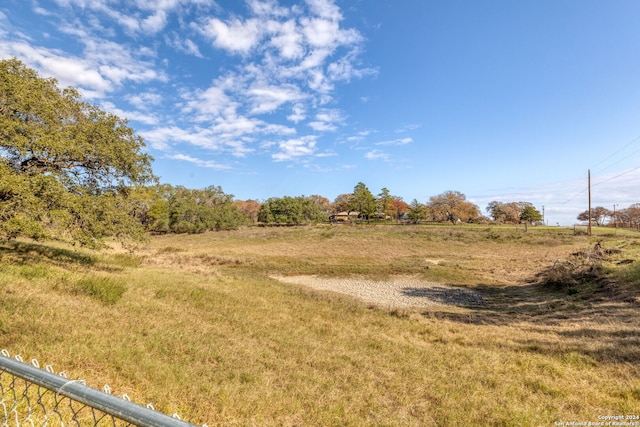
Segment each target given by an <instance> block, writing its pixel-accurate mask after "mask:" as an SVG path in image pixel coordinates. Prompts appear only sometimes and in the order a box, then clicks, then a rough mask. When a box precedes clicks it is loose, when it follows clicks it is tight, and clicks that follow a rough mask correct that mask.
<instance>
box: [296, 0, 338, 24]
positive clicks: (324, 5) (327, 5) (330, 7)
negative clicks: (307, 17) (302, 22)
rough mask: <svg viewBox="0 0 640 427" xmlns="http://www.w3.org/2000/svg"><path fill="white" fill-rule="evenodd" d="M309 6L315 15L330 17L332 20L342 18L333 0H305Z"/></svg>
mask: <svg viewBox="0 0 640 427" xmlns="http://www.w3.org/2000/svg"><path fill="white" fill-rule="evenodd" d="M305 1H306V3H307V4H308V5H309V8H310V9H311V11H312V12H313V13H315V14H316V15H318V16H320V17H323V18H327V19H331V20H334V21H340V20H342V14H341V13H340V8H339V7H338V6H336V5H335V4H334V2H333V0H305Z"/></svg>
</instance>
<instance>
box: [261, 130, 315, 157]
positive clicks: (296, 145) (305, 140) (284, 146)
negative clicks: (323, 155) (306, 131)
mask: <svg viewBox="0 0 640 427" xmlns="http://www.w3.org/2000/svg"><path fill="white" fill-rule="evenodd" d="M278 148H279V149H280V151H279V152H278V153H274V154H273V155H272V156H271V157H272V158H273V159H274V160H275V161H277V162H282V161H285V160H298V159H300V158H303V157H308V156H312V155H313V154H314V153H315V151H316V138H315V137H314V136H303V137H300V138H295V139H289V140H286V141H280V142H279V143H278Z"/></svg>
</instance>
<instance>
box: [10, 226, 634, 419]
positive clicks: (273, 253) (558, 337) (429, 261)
mask: <svg viewBox="0 0 640 427" xmlns="http://www.w3.org/2000/svg"><path fill="white" fill-rule="evenodd" d="M618 233H619V234H618V235H616V236H602V235H600V236H595V237H593V238H588V237H586V236H573V235H572V234H571V233H570V232H569V231H568V230H564V229H535V228H530V229H529V231H528V232H527V233H524V230H522V229H520V230H516V229H514V228H504V229H499V228H486V227H475V228H466V227H418V226H415V227H396V226H375V227H367V226H365V227H329V226H320V227H309V228H277V229H270V228H250V229H244V230H236V231H224V232H218V233H208V234H204V235H195V236H194V235H181V236H161V237H155V238H153V239H152V240H151V242H150V243H149V244H148V245H147V246H146V247H144V248H142V249H141V251H140V252H139V253H137V254H135V255H133V256H132V255H127V256H126V257H123V256H122V255H118V256H114V253H105V254H92V253H84V252H82V253H81V252H75V251H73V250H71V249H68V248H64V247H59V248H56V247H55V246H50V245H44V246H41V245H31V244H28V243H20V244H17V245H16V244H9V243H5V244H2V245H0V347H1V348H7V349H9V350H10V351H11V352H12V353H22V355H23V357H25V359H27V358H32V357H36V358H39V359H41V363H42V364H45V363H53V364H54V365H55V366H56V368H57V369H58V370H59V369H65V370H67V372H68V373H69V375H70V376H71V377H81V378H84V379H86V380H87V382H88V384H90V385H93V386H95V387H98V388H101V387H102V385H103V384H104V383H108V384H110V386H111V387H112V388H113V389H114V390H115V392H116V393H119V394H122V393H127V394H129V395H130V396H131V397H132V398H133V399H134V400H136V401H139V402H140V403H146V402H147V401H152V402H153V403H154V405H155V406H156V407H157V408H158V409H160V410H163V411H165V412H169V413H173V412H178V413H180V415H181V416H182V418H183V419H187V420H190V421H192V422H194V423H196V424H201V423H205V422H206V423H207V424H208V425H209V426H213V425H553V423H554V422H569V421H597V417H598V416H599V415H610V414H638V413H639V412H640V404H639V401H640V380H639V378H640V368H639V366H640V364H639V363H638V362H639V361H640V333H639V331H640V328H639V326H640V322H639V320H638V316H637V313H638V308H639V307H640V306H639V305H638V300H637V296H638V295H639V294H640V292H639V291H638V290H639V288H638V283H640V281H639V280H638V277H640V274H639V273H637V270H638V268H637V267H636V266H635V263H623V264H617V262H618V261H621V260H629V259H638V255H639V254H640V245H638V244H637V242H639V240H638V238H637V236H636V235H633V234H631V235H622V233H621V232H620V231H619V232H618ZM597 240H601V242H602V245H603V246H604V247H611V248H614V247H615V248H618V249H621V252H619V253H615V254H613V255H611V256H610V257H609V258H608V259H607V260H605V261H603V263H602V270H601V271H600V272H599V274H598V275H595V276H594V277H591V278H590V279H589V280H585V281H583V282H579V283H578V284H576V285H572V286H570V287H568V288H563V287H545V286H544V284H543V283H541V281H542V278H543V276H541V273H544V272H545V270H546V269H548V268H549V266H550V265H553V263H555V262H557V261H558V260H571V259H572V255H571V254H572V253H575V252H577V251H580V250H584V249H585V248H591V247H593V245H595V243H596V241H597ZM273 274H280V275H300V274H316V275H320V276H327V277H347V276H351V275H357V276H358V277H366V278H369V279H375V280H384V279H385V278H388V277H391V276H394V275H396V274H403V275H410V276H413V277H414V278H419V279H422V280H428V281H435V282H440V283H444V284H449V285H455V286H461V287H468V288H472V289H474V290H477V291H480V292H482V293H483V296H484V298H485V301H486V304H485V305H483V306H482V307H474V308H463V307H455V306H437V307H433V308H429V309H421V310H408V309H407V310H393V311H388V310H384V309H380V308H377V307H375V306H371V305H369V304H365V303H362V302H360V301H358V300H355V299H353V298H349V297H346V296H340V295H337V294H334V293H330V292H316V291H312V290H310V289H307V288H303V287H300V286H296V285H289V284H283V283H279V282H277V281H274V280H272V279H270V278H269V276H270V275H273ZM83 277H109V278H110V280H111V281H112V282H109V283H124V284H126V289H125V291H124V293H123V294H122V295H121V296H120V298H119V299H117V300H116V301H115V302H113V303H105V302H104V301H102V300H100V299H99V298H96V297H95V296H92V295H90V294H87V293H82V292H77V293H73V292H69V291H68V289H69V288H70V287H71V288H73V286H75V285H77V284H78V282H79V281H80V280H81V279H82V278H83Z"/></svg>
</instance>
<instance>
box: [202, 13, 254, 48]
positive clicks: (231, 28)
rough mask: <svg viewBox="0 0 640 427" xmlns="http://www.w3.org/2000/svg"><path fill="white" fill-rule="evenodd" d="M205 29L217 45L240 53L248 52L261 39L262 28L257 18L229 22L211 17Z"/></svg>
mask: <svg viewBox="0 0 640 427" xmlns="http://www.w3.org/2000/svg"><path fill="white" fill-rule="evenodd" d="M204 31H205V34H206V35H207V36H209V37H211V38H212V39H213V44H214V45H215V46H217V47H219V48H221V49H226V50H229V51H232V52H238V53H246V52H248V51H249V50H251V48H253V47H254V46H255V45H256V44H257V43H258V41H259V40H260V29H259V28H258V21H257V20H256V19H248V20H246V21H244V22H243V21H240V20H239V19H233V20H231V21H230V22H228V23H227V22H223V21H221V20H219V19H217V18H211V19H209V21H208V23H207V25H206V26H205V27H204Z"/></svg>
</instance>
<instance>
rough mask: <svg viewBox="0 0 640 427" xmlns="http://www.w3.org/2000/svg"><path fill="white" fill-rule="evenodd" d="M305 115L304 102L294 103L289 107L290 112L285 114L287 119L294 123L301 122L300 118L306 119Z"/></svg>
mask: <svg viewBox="0 0 640 427" xmlns="http://www.w3.org/2000/svg"><path fill="white" fill-rule="evenodd" d="M306 118H307V115H306V108H305V106H304V104H300V103H298V104H295V105H294V106H293V107H292V108H291V114H289V115H288V116H287V119H288V120H291V121H292V122H294V123H298V122H301V121H302V120H304V119H306Z"/></svg>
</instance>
